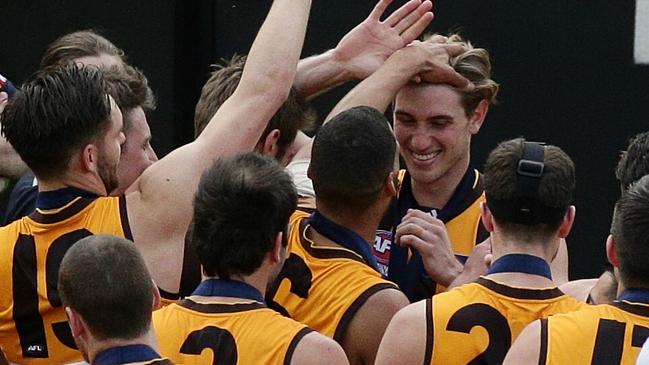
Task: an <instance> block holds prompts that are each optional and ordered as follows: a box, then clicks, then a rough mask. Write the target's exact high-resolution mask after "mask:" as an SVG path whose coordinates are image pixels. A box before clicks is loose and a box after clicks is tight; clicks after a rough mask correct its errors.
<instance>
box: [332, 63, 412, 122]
mask: <svg viewBox="0 0 649 365" xmlns="http://www.w3.org/2000/svg"><path fill="white" fill-rule="evenodd" d="M409 79H410V73H409V72H408V70H403V69H401V68H399V67H391V66H390V65H388V64H387V63H386V64H385V65H384V66H383V67H381V68H380V69H379V70H377V71H376V72H375V73H374V74H372V75H371V76H370V77H368V78H367V79H365V80H363V81H362V82H361V83H360V84H358V85H357V86H356V87H355V88H353V89H352V90H351V91H350V92H349V93H347V95H345V97H343V98H342V99H341V100H340V101H339V102H338V104H336V106H335V107H334V108H333V110H332V111H331V113H329V115H328V116H327V120H329V119H331V118H333V117H334V116H336V115H337V114H339V113H341V112H343V111H345V110H348V109H351V108H353V107H356V106H361V105H364V106H369V107H372V108H375V109H377V110H379V111H381V112H385V110H386V109H387V108H388V106H389V105H390V103H391V102H392V100H393V99H394V96H395V95H396V94H397V92H398V91H399V90H400V89H401V88H402V87H403V86H405V85H406V84H407V83H408V80H409Z"/></svg>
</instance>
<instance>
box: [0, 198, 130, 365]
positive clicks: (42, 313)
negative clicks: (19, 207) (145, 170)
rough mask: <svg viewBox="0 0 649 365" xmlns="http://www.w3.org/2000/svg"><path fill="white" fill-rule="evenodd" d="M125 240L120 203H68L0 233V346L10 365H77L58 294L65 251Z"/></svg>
mask: <svg viewBox="0 0 649 365" xmlns="http://www.w3.org/2000/svg"><path fill="white" fill-rule="evenodd" d="M98 233H104V234H112V235H116V236H119V237H127V238H130V231H129V228H128V224H127V222H126V211H125V201H124V198H123V197H121V198H118V197H105V198H96V199H94V198H81V197H77V198H74V199H72V200H71V201H70V202H69V203H68V204H66V205H64V206H62V207H61V208H58V209H51V210H37V211H36V212H34V213H32V214H31V215H30V216H28V217H24V218H22V219H20V220H17V221H15V222H13V223H12V224H10V225H8V226H5V227H2V228H0V242H2V243H3V244H2V245H0V346H1V347H2V348H3V349H4V351H5V352H6V355H7V359H8V360H9V361H10V362H11V363H19V364H48V365H51V364H65V363H70V362H74V361H81V360H82V357H81V354H80V353H79V352H78V351H77V350H76V346H75V343H74V340H73V338H72V335H71V332H70V329H69V326H68V323H67V317H66V315H65V312H64V310H63V307H62V304H61V300H60V298H59V295H58V292H57V281H58V272H59V266H60V264H61V260H62V259H63V256H64V255H65V253H66V252H67V250H68V249H69V248H70V247H71V246H72V245H73V244H74V243H75V242H76V241H78V240H79V239H81V238H84V237H87V236H90V235H92V234H98Z"/></svg>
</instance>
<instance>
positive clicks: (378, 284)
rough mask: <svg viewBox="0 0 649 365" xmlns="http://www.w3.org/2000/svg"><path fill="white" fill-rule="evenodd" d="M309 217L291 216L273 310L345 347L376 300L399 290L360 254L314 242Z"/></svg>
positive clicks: (272, 292)
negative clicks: (362, 311)
mask: <svg viewBox="0 0 649 365" xmlns="http://www.w3.org/2000/svg"><path fill="white" fill-rule="evenodd" d="M308 217H309V214H308V213H305V212H300V211H297V212H295V213H294V214H293V216H291V220H290V232H289V235H288V236H289V243H288V244H289V248H288V250H289V257H288V258H287V260H286V262H285V264H284V267H283V268H282V271H281V273H280V274H279V276H278V278H277V280H276V281H275V283H274V285H273V286H272V287H271V289H270V290H269V295H268V296H267V297H268V298H270V300H269V307H271V308H273V309H276V310H278V311H279V312H281V313H282V314H284V315H287V316H289V317H291V318H293V319H295V320H296V321H299V322H302V323H304V324H306V325H308V326H309V327H311V328H313V329H314V330H316V331H318V332H320V333H322V334H324V335H326V336H329V337H332V338H333V339H334V340H336V341H337V342H340V341H341V340H342V336H343V335H344V333H345V330H346V329H347V325H348V324H349V322H350V321H351V319H352V318H353V317H354V315H355V314H356V312H357V311H358V309H359V308H360V307H361V306H362V305H363V304H364V303H365V301H366V300H367V299H368V298H369V297H370V296H372V294H374V293H376V292H377V291H379V290H383V289H388V288H393V289H397V286H396V285H395V284H394V283H391V282H389V281H387V280H385V279H384V278H383V277H382V276H381V274H380V273H379V272H377V271H376V270H374V269H373V268H371V267H370V266H369V265H368V264H367V263H366V262H365V261H364V260H363V257H362V256H361V255H359V254H358V253H357V252H355V251H353V250H350V249H347V248H344V247H330V246H319V245H318V244H316V243H315V242H313V241H312V240H311V239H310V238H309V235H308V233H307V232H308V229H309V227H310V226H309V223H308V219H307V218H308Z"/></svg>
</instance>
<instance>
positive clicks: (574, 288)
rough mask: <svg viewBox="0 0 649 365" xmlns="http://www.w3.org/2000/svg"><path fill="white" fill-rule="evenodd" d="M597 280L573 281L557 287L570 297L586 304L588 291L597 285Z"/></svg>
mask: <svg viewBox="0 0 649 365" xmlns="http://www.w3.org/2000/svg"><path fill="white" fill-rule="evenodd" d="M597 280H598V279H582V280H573V281H569V282H567V283H565V284H562V285H561V286H559V289H560V290H561V291H562V292H564V293H566V294H568V295H570V296H571V297H573V298H575V299H577V300H579V301H581V302H586V300H587V299H588V295H589V294H590V291H591V290H592V289H593V287H594V286H595V284H597Z"/></svg>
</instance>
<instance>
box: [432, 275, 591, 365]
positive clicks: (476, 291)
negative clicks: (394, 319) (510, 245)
mask: <svg viewBox="0 0 649 365" xmlns="http://www.w3.org/2000/svg"><path fill="white" fill-rule="evenodd" d="M585 306H586V304H584V303H581V302H578V301H577V300H575V299H573V298H572V297H569V296H567V295H565V294H564V293H562V292H561V291H560V290H559V289H558V288H556V287H554V288H548V289H535V288H519V287H512V286H508V285H505V284H501V283H498V282H495V281H493V280H490V279H488V278H486V277H481V278H479V279H478V280H477V281H476V282H474V283H470V284H466V285H463V286H461V287H458V288H455V289H452V290H450V291H448V292H445V293H441V294H438V295H435V296H434V297H433V298H432V299H428V302H427V303H426V316H427V323H428V330H427V341H426V344H427V347H426V361H424V364H431V365H433V364H451V365H452V364H489V365H495V364H502V362H503V360H504V359H505V354H507V351H508V350H509V348H510V347H511V344H512V342H513V341H514V340H515V339H516V337H518V335H519V334H520V333H521V331H522V330H523V328H525V326H526V325H528V324H529V323H531V322H533V321H534V320H536V319H539V318H544V317H547V316H550V315H553V314H555V313H565V312H570V311H574V310H578V309H580V308H583V307H585ZM566 364H568V363H567V362H566Z"/></svg>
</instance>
